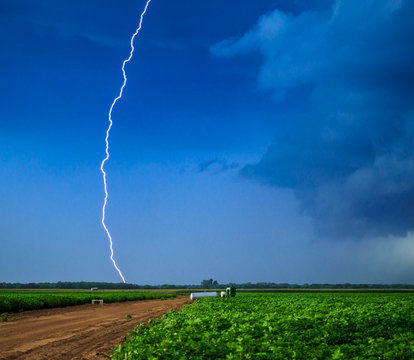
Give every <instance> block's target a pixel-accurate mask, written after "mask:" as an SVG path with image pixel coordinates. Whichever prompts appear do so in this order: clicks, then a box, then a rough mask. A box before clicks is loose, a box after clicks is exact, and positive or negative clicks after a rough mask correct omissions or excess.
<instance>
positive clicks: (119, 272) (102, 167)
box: [101, 0, 151, 283]
mask: <svg viewBox="0 0 414 360" xmlns="http://www.w3.org/2000/svg"><path fill="white" fill-rule="evenodd" d="M150 2H151V0H147V3H146V4H145V8H144V11H143V12H142V13H141V18H140V21H139V26H138V28H137V30H136V31H135V33H134V34H133V35H132V38H131V52H130V53H129V57H128V58H127V59H126V60H124V62H123V63H122V74H123V76H124V82H123V84H122V86H121V90H120V91H119V95H118V96H117V97H116V98H115V99H114V101H113V102H112V105H111V108H110V109H109V126H108V129H107V130H106V137H105V143H106V148H105V151H106V157H105V159H103V160H102V163H101V171H102V175H103V182H104V189H105V200H104V204H103V207H102V221H101V222H102V226H103V227H104V229H105V231H106V234H107V235H108V238H109V247H110V249H111V261H112V263H113V264H114V267H115V269H116V271H118V274H119V276H120V277H121V279H122V281H123V282H124V283H125V278H124V275H122V271H121V270H120V269H119V268H118V266H117V265H116V262H115V260H114V250H113V244H112V237H111V234H110V232H109V230H108V228H107V226H106V224H105V209H106V203H107V202H108V188H107V184H106V172H105V170H104V165H105V162H106V161H107V160H108V159H109V142H108V139H109V132H110V130H111V127H112V110H113V108H114V106H115V104H116V102H117V101H118V100H119V99H120V98H121V97H122V93H123V91H124V88H125V85H126V82H127V77H126V74H125V64H126V63H127V62H129V61H130V60H131V59H132V55H133V53H134V50H135V48H134V39H135V36H137V35H138V32H139V31H140V30H141V27H142V19H143V18H144V15H145V13H146V12H147V8H148V5H149V3H150Z"/></svg>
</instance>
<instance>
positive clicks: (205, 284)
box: [0, 279, 414, 290]
mask: <svg viewBox="0 0 414 360" xmlns="http://www.w3.org/2000/svg"><path fill="white" fill-rule="evenodd" d="M228 286H234V287H236V288H237V289H246V290H248V289H263V290H264V289H269V290H271V289H275V290H278V289H279V290H283V289H287V290H307V289H309V290H312V289H314V290H318V289H321V290H330V289H332V290H335V289H350V290H358V289H368V290H369V289H384V290H387V289H414V285H411V284H351V283H345V284H302V285H298V284H288V283H272V282H259V283H250V282H248V283H242V284H236V283H229V284H219V283H218V281H217V280H213V279H208V280H203V281H201V284H200V285H173V284H163V285H137V284H124V283H108V282H94V281H79V282H71V281H59V282H55V283H50V282H41V283H6V282H2V283H0V289H91V288H98V289H103V290H122V289H125V290H127V289H129V290H141V289H143V290H162V289H200V288H201V289H219V288H225V287H228Z"/></svg>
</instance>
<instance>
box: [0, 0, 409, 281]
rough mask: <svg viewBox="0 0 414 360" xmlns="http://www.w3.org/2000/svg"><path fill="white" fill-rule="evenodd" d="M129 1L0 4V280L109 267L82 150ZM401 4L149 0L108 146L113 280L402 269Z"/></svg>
mask: <svg viewBox="0 0 414 360" xmlns="http://www.w3.org/2000/svg"><path fill="white" fill-rule="evenodd" d="M144 5H145V1H141V0H135V1H123V2H122V5H119V3H116V2H114V1H95V0H93V1H88V2H86V3H85V2H82V1H78V0H75V1H59V2H56V1H46V0H43V1H37V2H32V1H23V0H13V1H12V0H10V1H3V2H2V3H1V4H0V19H1V24H2V31H1V33H0V39H1V43H2V51H1V53H0V71H1V80H2V81H1V82H0V95H1V97H0V98H1V100H0V101H1V105H2V106H1V109H2V111H1V115H0V171H1V173H0V174H1V176H0V199H1V201H0V239H1V244H2V252H1V254H0V275H1V276H0V281H21V282H26V281H59V280H62V281H64V280H68V281H69V280H74V281H75V280H101V281H119V277H118V275H117V274H116V272H115V271H114V269H113V267H112V264H111V262H110V260H109V244H108V240H107V238H106V235H105V233H104V231H103V229H102V227H101V224H100V212H101V206H102V203H103V196H104V193H103V183H102V177H101V173H100V171H99V165H100V162H101V161H102V159H103V157H104V155H105V154H104V145H105V144H104V136H105V131H106V128H107V125H108V123H107V121H108V111H109V107H110V105H111V103H112V101H113V99H114V97H115V96H117V94H118V92H119V88H120V86H121V84H122V74H121V64H122V61H123V60H124V59H125V58H126V57H127V56H128V54H129V40H130V37H131V35H132V33H133V32H134V31H135V29H136V27H137V25H138V21H139V15H140V13H141V11H142V10H143V7H144ZM413 15H414V5H413V3H412V2H409V1H402V0H378V1H376V2H371V1H366V2H365V1H362V2H361V1H357V0H352V1H351V0H349V1H339V0H338V1H322V0H321V1H302V0H296V1H275V0H272V1H271V0H263V1H260V2H256V1H248V0H244V1H240V0H239V1H226V2H223V1H211V0H209V1H189V0H188V1H177V2H171V1H166V0H152V1H151V3H150V6H149V9H148V12H147V14H146V16H145V18H144V22H143V28H142V31H141V32H140V34H139V36H138V37H137V38H136V41H135V48H136V50H135V53H134V57H133V59H132V61H131V62H130V63H129V64H128V65H127V68H126V71H127V77H128V82H127V86H126V89H125V92H124V97H123V98H122V99H121V100H120V101H119V102H118V103H117V105H116V107H115V109H114V112H113V115H112V118H113V120H114V126H113V128H112V130H111V134H110V152H111V158H110V160H109V161H108V163H107V164H106V170H107V172H108V190H109V202H108V207H107V224H108V226H109V228H110V230H111V233H112V235H113V238H114V249H115V259H116V260H117V263H118V265H119V267H120V268H121V270H122V271H123V273H124V275H125V277H126V280H127V281H128V282H134V283H152V284H160V283H199V282H200V281H201V280H203V279H205V278H210V277H213V278H215V279H217V280H218V281H219V282H244V281H251V282H256V281H274V282H297V283H304V282H411V283H412V282H413V276H414V242H413V241H414V235H413V233H412V231H413V230H414V221H413V219H414V182H413V179H414V156H413V153H414V152H413V150H414V105H413V104H414V103H413V101H412V99H413V98H414V97H413V95H414V85H413V84H414V66H413V64H414V48H413V46H412V38H413V36H414V25H413V22H412V16H413ZM229 259H230V260H229Z"/></svg>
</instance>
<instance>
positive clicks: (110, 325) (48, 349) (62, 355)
mask: <svg viewBox="0 0 414 360" xmlns="http://www.w3.org/2000/svg"><path fill="white" fill-rule="evenodd" d="M187 302H188V297H177V298H175V299H173V300H145V301H128V302H124V303H114V304H104V305H79V306H71V307H67V308H56V309H49V310H38V311H27V312H24V313H19V314H11V315H10V317H9V321H8V322H2V323H0V359H8V360H9V359H33V360H38V359H63V360H65V359H88V360H89V359H94V360H95V359H109V354H111V351H112V349H113V347H114V346H115V345H117V344H120V343H121V342H122V339H123V337H124V336H125V335H126V334H127V333H128V332H129V331H131V330H132V329H134V328H135V327H136V325H137V324H139V323H141V322H146V321H148V320H149V319H154V318H157V317H161V316H162V315H163V314H165V313H166V312H167V311H169V310H171V309H174V310H179V309H181V307H182V306H183V305H184V304H185V303H187ZM128 314H129V315H131V316H132V318H131V319H130V320H128V319H127V315H128ZM13 316H15V318H16V320H14V321H10V319H11V318H12V317H13Z"/></svg>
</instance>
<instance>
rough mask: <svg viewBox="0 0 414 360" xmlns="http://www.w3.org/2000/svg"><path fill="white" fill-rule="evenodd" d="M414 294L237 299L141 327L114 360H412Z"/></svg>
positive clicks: (212, 301) (210, 302)
mask: <svg viewBox="0 0 414 360" xmlns="http://www.w3.org/2000/svg"><path fill="white" fill-rule="evenodd" d="M413 330H414V295H412V294H338V293H334V294H242V295H240V294H238V295H237V296H236V297H235V298H225V299H221V298H204V299H200V300H197V301H196V302H195V303H194V304H192V305H189V306H186V307H184V308H183V309H182V310H181V311H180V312H175V311H171V312H169V313H168V314H166V315H165V316H164V317H163V318H162V319H159V320H153V321H150V322H149V323H148V324H141V325H139V326H138V327H137V328H136V329H135V330H134V331H132V332H131V333H130V334H129V337H128V339H127V340H126V341H125V343H124V344H123V345H122V346H118V347H116V348H115V351H114V353H113V355H112V359H113V360H120V359H414V331H413Z"/></svg>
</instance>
